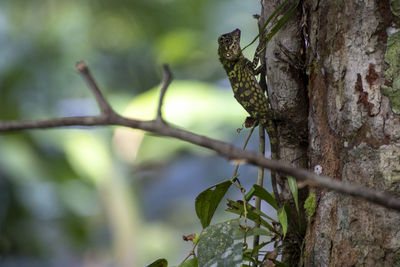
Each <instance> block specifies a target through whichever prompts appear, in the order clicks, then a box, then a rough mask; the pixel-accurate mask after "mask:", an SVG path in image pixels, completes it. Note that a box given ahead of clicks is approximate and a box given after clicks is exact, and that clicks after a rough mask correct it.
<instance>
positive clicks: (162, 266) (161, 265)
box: [146, 259, 168, 267]
mask: <svg viewBox="0 0 400 267" xmlns="http://www.w3.org/2000/svg"><path fill="white" fill-rule="evenodd" d="M167 266H168V261H167V260H166V259H158V260H156V261H154V262H152V263H150V264H149V265H146V267H167Z"/></svg>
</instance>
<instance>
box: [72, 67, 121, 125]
mask: <svg viewBox="0 0 400 267" xmlns="http://www.w3.org/2000/svg"><path fill="white" fill-rule="evenodd" d="M75 68H76V70H78V71H79V73H80V74H81V75H82V77H83V79H84V80H85V81H86V83H87V85H88V86H89V88H90V90H92V93H93V94H94V96H95V97H96V101H97V104H98V105H99V107H100V111H101V113H102V114H103V115H105V116H106V117H109V116H111V115H112V114H114V113H115V112H114V110H113V109H112V108H111V106H110V104H109V103H108V101H107V100H106V99H105V98H104V96H103V94H102V93H101V91H100V89H99V87H98V86H97V83H96V81H95V80H94V78H93V76H92V74H91V73H90V71H89V68H88V66H87V64H86V62H85V61H83V60H81V61H79V62H78V63H76V65H75Z"/></svg>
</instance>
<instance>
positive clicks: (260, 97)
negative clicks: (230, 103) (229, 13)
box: [218, 29, 277, 158]
mask: <svg viewBox="0 0 400 267" xmlns="http://www.w3.org/2000/svg"><path fill="white" fill-rule="evenodd" d="M218 44H219V47H218V55H219V60H220V61H221V63H222V66H223V67H224V69H225V71H226V73H227V74H228V77H229V81H230V83H231V86H232V89H233V94H234V97H235V98H236V100H237V101H238V102H239V103H240V105H242V107H243V108H244V109H245V110H246V111H247V112H248V113H249V114H250V116H251V118H253V119H254V120H256V121H258V122H259V123H260V124H261V125H263V126H264V127H265V129H266V130H267V132H268V136H269V138H270V142H271V156H272V158H277V134H276V127H275V123H274V119H275V115H274V112H273V111H272V110H271V108H270V107H269V102H268V99H267V97H266V96H265V94H264V92H263V91H262V89H261V87H260V85H259V84H258V82H257V79H256V77H255V74H256V73H255V67H256V66H257V63H258V59H257V58H255V60H254V61H253V63H252V62H250V60H248V59H247V58H245V57H244V56H243V54H242V50H241V48H240V30H239V29H236V30H234V31H233V32H230V33H226V34H223V35H221V36H220V37H219V38H218ZM256 56H257V55H256Z"/></svg>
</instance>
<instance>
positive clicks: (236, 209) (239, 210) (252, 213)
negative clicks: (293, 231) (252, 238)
mask: <svg viewBox="0 0 400 267" xmlns="http://www.w3.org/2000/svg"><path fill="white" fill-rule="evenodd" d="M228 206H229V209H227V211H229V212H232V213H235V214H238V215H241V216H242V215H243V214H244V208H243V204H240V203H237V202H235V201H232V200H230V199H228ZM260 213H262V212H261V211H257V210H256V209H255V208H254V207H253V206H251V205H250V204H247V218H248V219H249V220H252V221H253V222H255V223H256V224H261V225H262V226H264V227H266V228H267V229H268V230H270V231H271V232H275V233H276V231H275V229H274V227H272V226H271V225H270V224H269V223H268V222H267V221H265V220H264V219H263V218H261V215H260Z"/></svg>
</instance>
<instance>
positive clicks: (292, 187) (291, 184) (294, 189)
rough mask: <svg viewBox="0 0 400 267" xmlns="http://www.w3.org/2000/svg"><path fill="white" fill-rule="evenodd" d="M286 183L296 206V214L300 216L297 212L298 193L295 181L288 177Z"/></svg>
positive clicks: (298, 211)
mask: <svg viewBox="0 0 400 267" xmlns="http://www.w3.org/2000/svg"><path fill="white" fill-rule="evenodd" d="M288 183H289V189H290V192H292V195H293V199H294V204H295V205H296V210H297V214H300V210H299V191H298V189H297V183H296V179H294V178H293V177H291V176H288Z"/></svg>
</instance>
